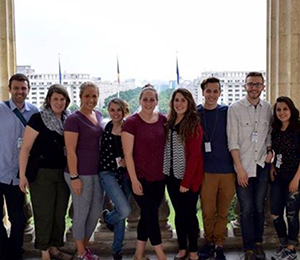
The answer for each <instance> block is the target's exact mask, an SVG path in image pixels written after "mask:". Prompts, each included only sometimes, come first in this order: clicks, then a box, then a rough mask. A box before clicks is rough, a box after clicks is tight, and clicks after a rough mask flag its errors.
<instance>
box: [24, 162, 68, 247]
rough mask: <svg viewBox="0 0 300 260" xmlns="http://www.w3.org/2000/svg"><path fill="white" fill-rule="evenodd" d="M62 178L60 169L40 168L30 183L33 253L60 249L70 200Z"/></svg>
mask: <svg viewBox="0 0 300 260" xmlns="http://www.w3.org/2000/svg"><path fill="white" fill-rule="evenodd" d="M63 174H64V173H63V170H61V169H44V168H42V169H40V170H39V172H38V174H37V178H36V180H35V181H34V182H32V183H30V195H31V201H32V208H33V217H34V226H35V248H36V249H40V250H47V249H48V248H49V247H51V246H55V247H60V246H63V242H64V232H65V215H66V211H67V207H68V201H69V196H70V191H69V188H68V186H67V184H66V182H65V180H64V175H63Z"/></svg>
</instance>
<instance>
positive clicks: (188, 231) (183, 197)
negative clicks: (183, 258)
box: [167, 177, 199, 252]
mask: <svg viewBox="0 0 300 260" xmlns="http://www.w3.org/2000/svg"><path fill="white" fill-rule="evenodd" d="M180 183H181V180H179V179H177V178H175V177H168V178H167V188H168V192H169V195H170V198H171V201H172V204H173V207H174V210H175V226H176V233H177V238H178V245H179V249H180V250H182V249H187V241H189V251H190V252H198V246H197V240H198V235H199V223H198V218H197V215H196V214H197V201H198V198H199V192H192V191H188V192H184V193H182V192H180V191H179V188H180Z"/></svg>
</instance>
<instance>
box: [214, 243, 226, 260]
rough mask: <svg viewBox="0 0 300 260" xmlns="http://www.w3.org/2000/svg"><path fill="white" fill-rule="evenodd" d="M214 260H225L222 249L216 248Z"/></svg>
mask: <svg viewBox="0 0 300 260" xmlns="http://www.w3.org/2000/svg"><path fill="white" fill-rule="evenodd" d="M215 253H216V254H215V260H226V256H225V255H224V250H223V247H221V246H217V248H216V250H215Z"/></svg>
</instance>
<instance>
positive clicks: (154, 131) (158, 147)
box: [122, 114, 166, 181]
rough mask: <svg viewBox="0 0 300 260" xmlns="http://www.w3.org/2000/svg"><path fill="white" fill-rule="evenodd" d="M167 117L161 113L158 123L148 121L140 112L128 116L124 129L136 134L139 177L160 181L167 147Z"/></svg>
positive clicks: (134, 146)
mask: <svg viewBox="0 0 300 260" xmlns="http://www.w3.org/2000/svg"><path fill="white" fill-rule="evenodd" d="M165 122H166V118H165V116H164V115H162V114H159V118H158V121H157V122H156V123H152V124H149V123H146V122H145V121H144V120H142V118H141V117H140V116H139V115H138V114H134V115H132V116H130V117H128V118H127V119H126V121H125V123H124V124H123V128H122V131H124V132H128V133H130V134H132V135H134V145H133V159H134V164H135V171H136V175H137V177H138V178H145V179H146V180H147V181H160V180H163V179H164V178H165V175H164V174H163V160H164V148H165V134H164V124H165Z"/></svg>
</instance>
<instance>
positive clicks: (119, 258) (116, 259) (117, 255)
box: [112, 252, 123, 260]
mask: <svg viewBox="0 0 300 260" xmlns="http://www.w3.org/2000/svg"><path fill="white" fill-rule="evenodd" d="M112 256H113V259H114V260H123V256H122V252H117V253H113V254H112Z"/></svg>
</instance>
